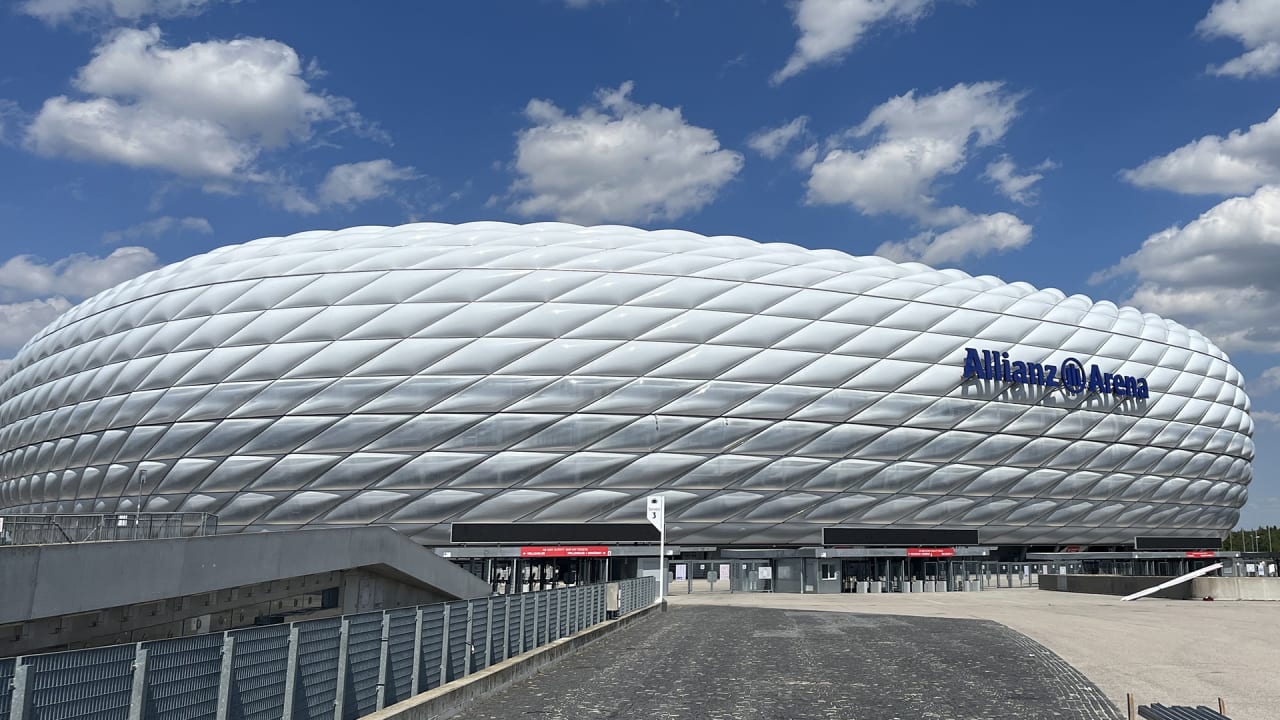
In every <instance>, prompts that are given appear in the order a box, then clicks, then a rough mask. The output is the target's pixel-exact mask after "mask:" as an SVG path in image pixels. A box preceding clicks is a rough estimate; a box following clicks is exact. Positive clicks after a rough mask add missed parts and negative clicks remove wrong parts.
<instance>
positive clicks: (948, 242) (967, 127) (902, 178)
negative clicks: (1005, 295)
mask: <svg viewBox="0 0 1280 720" xmlns="http://www.w3.org/2000/svg"><path fill="white" fill-rule="evenodd" d="M1019 100H1020V97H1019V96H1018V95H1015V94H1012V93H1009V92H1008V91H1006V90H1005V88H1004V86H1003V85H1002V84H1001V83H997V82H983V83H973V84H964V83H961V84H959V85H956V86H955V87H952V88H950V89H948V90H941V91H938V92H936V93H934V94H932V95H923V96H920V95H917V94H916V92H915V91H914V90H912V91H910V92H908V93H906V94H904V95H899V96H898V97H895V98H891V99H889V100H888V101H886V102H884V103H882V104H881V105H879V106H877V107H876V108H874V109H873V110H872V111H871V112H870V113H869V114H868V115H867V118H866V120H864V121H863V122H862V123H861V124H859V125H857V126H855V127H852V128H849V129H848V130H846V131H844V132H843V133H841V134H840V135H838V136H837V137H835V138H833V139H832V140H831V141H829V142H828V150H827V153H826V155H825V156H824V157H823V158H822V159H821V160H818V161H817V162H816V163H814V164H813V166H812V168H811V169H810V171H809V181H808V192H807V195H806V200H807V202H809V203H810V204H813V205H849V206H851V207H853V208H855V209H857V210H858V211H859V212H861V213H864V214H867V215H880V214H893V215H901V216H904V217H908V218H912V219H913V220H915V221H917V222H919V223H920V224H922V225H924V226H925V230H924V231H923V232H921V233H919V234H918V235H916V236H915V237H912V238H910V239H908V240H905V241H902V242H889V243H885V244H883V245H881V246H880V248H879V249H878V250H877V252H879V253H881V254H884V255H887V256H889V257H892V258H894V259H897V260H920V261H922V262H926V263H931V264H934V263H942V262H949V261H955V260H960V259H962V258H965V257H973V256H978V255H983V254H986V253H989V252H1004V251H1008V250H1012V249H1015V248H1019V247H1022V246H1024V245H1026V244H1027V242H1029V241H1030V239H1031V227H1030V226H1029V225H1027V224H1026V223H1024V222H1022V221H1021V220H1019V219H1018V218H1017V217H1015V216H1013V215H1010V214H1009V213H994V214H991V215H981V214H975V213H973V212H970V211H969V210H967V209H965V208H961V207H954V206H953V207H939V206H938V203H937V198H936V197H935V195H936V188H935V184H936V182H937V181H938V180H939V179H940V178H942V177H945V176H949V175H954V174H955V173H957V172H959V171H960V170H961V169H962V168H964V167H965V165H966V164H967V162H968V160H969V155H970V153H971V151H972V150H973V149H974V148H980V147H985V146H990V145H994V144H996V143H998V142H999V141H1000V140H1001V139H1002V138H1003V137H1004V136H1005V133H1006V132H1008V129H1009V126H1010V124H1011V123H1012V122H1013V121H1014V119H1016V118H1017V116H1018V102H1019ZM863 139H869V141H870V145H869V146H866V147H862V148H856V147H848V146H847V145H849V144H851V142H852V141H857V140H863ZM1006 160H1007V159H1006ZM1008 162H1009V165H1010V168H1011V172H1010V176H1011V178H1012V175H1013V173H1012V168H1013V165H1012V161H1008ZM1021 182H1022V183H1023V187H1022V194H1023V196H1024V197H1025V196H1026V194H1027V193H1028V192H1029V189H1030V187H1031V185H1033V184H1034V182H1035V181H1034V180H1032V181H1030V182H1027V181H1025V180H1023V181H1021Z"/></svg>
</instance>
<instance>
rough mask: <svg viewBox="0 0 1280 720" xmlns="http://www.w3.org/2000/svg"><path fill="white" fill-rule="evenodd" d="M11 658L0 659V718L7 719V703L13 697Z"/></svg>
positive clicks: (12, 661) (13, 661) (1, 719)
mask: <svg viewBox="0 0 1280 720" xmlns="http://www.w3.org/2000/svg"><path fill="white" fill-rule="evenodd" d="M16 662H17V661H16V660H14V659H13V658H9V659H8V660H0V720H9V703H10V701H11V700H12V699H13V695H12V693H13V686H12V684H13V666H14V663H16Z"/></svg>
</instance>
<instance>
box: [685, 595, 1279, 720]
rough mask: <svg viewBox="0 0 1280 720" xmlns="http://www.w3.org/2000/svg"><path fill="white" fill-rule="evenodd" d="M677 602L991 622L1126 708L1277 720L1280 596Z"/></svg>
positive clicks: (691, 598) (716, 598)
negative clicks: (1130, 704)
mask: <svg viewBox="0 0 1280 720" xmlns="http://www.w3.org/2000/svg"><path fill="white" fill-rule="evenodd" d="M671 600H672V603H673V604H674V605H677V606H679V607H690V606H694V605H698V604H709V605H715V606H717V607H724V606H726V605H744V606H747V607H774V608H789V609H802V610H826V611H836V612H853V613H892V614H895V615H912V616H919V617H936V618H970V619H982V620H993V621H995V622H998V623H1002V624H1004V625H1007V626H1008V627H1010V628H1012V629H1014V630H1016V631H1018V632H1020V633H1023V634H1024V635H1026V636H1028V637H1030V638H1031V639H1033V640H1035V641H1036V642H1038V643H1041V644H1043V645H1044V646H1045V647H1047V648H1049V649H1050V650H1052V651H1053V652H1054V653H1057V654H1058V655H1060V656H1061V657H1062V658H1063V659H1064V660H1066V661H1067V662H1069V663H1071V665H1072V666H1073V667H1075V668H1076V669H1077V670H1079V671H1080V672H1082V673H1084V674H1085V676H1086V677H1088V678H1089V679H1090V680H1092V681H1093V682H1094V683H1096V684H1097V685H1098V687H1100V688H1101V689H1102V690H1103V692H1105V693H1106V695H1107V697H1108V698H1110V699H1111V701H1112V702H1114V703H1115V704H1116V705H1117V706H1118V707H1121V708H1123V707H1124V703H1125V693H1127V692H1131V693H1133V694H1134V695H1135V696H1136V697H1137V698H1138V701H1139V702H1140V703H1143V704H1146V703H1151V702H1161V703H1164V704H1166V705H1170V704H1177V705H1193V706H1194V705H1209V706H1216V704H1217V698H1219V697H1222V698H1224V699H1225V700H1226V702H1227V715H1229V716H1231V718H1232V720H1275V718H1276V717H1278V716H1280V713H1278V712H1277V710H1276V709H1277V708H1280V684H1277V683H1276V681H1275V672H1276V667H1277V664H1278V663H1280V631H1278V630H1277V628H1278V627H1280V602H1243V601H1239V602H1224V601H1217V602H1200V601H1191V600H1159V599H1151V598H1145V599H1142V600H1138V601H1136V602H1121V601H1120V598H1118V597H1112V596H1107V595H1083V594H1077V593H1060V592H1049V591H1043V590H1036V589H1026V590H1020V589H1017V588H1014V589H1002V590H995V591H986V592H978V593H945V594H941V595H937V594H934V593H922V594H910V595H782V594H764V595H762V594H744V593H735V594H733V595H720V594H715V595H698V594H696V593H695V594H693V595H673V596H672V598H671Z"/></svg>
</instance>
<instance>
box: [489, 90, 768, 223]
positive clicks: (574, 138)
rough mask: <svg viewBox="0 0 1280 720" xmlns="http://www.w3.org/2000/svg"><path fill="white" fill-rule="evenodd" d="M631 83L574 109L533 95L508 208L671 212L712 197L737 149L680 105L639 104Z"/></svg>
mask: <svg viewBox="0 0 1280 720" xmlns="http://www.w3.org/2000/svg"><path fill="white" fill-rule="evenodd" d="M631 90H632V83H631V82H625V83H623V84H622V86H621V87H619V88H617V89H616V90H601V91H599V92H598V93H597V94H596V99H595V103H594V104H593V105H591V106H588V107H585V108H583V109H582V110H581V112H580V113H579V114H578V115H571V114H567V113H566V112H565V111H563V110H561V109H560V108H558V107H556V106H555V105H554V104H552V103H551V102H550V101H547V100H530V101H529V104H528V106H526V108H525V115H526V117H528V119H529V120H530V121H532V122H533V127H530V128H527V129H525V130H522V131H520V133H519V135H518V136H517V141H516V155H515V161H514V167H515V171H516V173H517V174H518V175H519V177H518V178H517V179H516V181H515V182H514V183H513V184H512V186H511V191H512V193H513V194H515V195H516V196H517V197H518V198H519V199H518V200H517V201H516V202H515V204H514V205H513V206H512V210H513V211H514V212H517V213H519V214H521V215H526V216H545V217H554V218H556V219H560V220H567V221H571V222H580V223H597V222H605V221H611V222H645V221H650V220H654V219H665V220H670V219H674V218H677V217H680V216H682V215H685V214H688V213H690V212H694V211H696V210H698V209H700V208H702V207H703V206H705V205H706V204H707V203H709V202H711V201H712V200H714V199H715V197H716V195H717V194H718V193H719V192H720V190H721V188H723V187H724V186H725V184H727V183H728V182H729V181H730V180H732V179H733V178H734V176H736V175H737V174H738V171H739V170H740V169H741V168H742V163H743V159H742V155H741V153H737V152H734V151H732V150H727V149H723V148H721V147H720V143H719V141H718V140H717V139H716V136H715V133H714V132H712V131H711V130H708V129H706V128H701V127H697V126H694V125H690V124H689V123H687V122H685V119H684V117H683V115H682V114H681V111H680V109H679V108H667V107H662V106H660V105H657V104H653V105H647V106H645V105H639V104H637V103H635V102H633V101H632V100H631V99H630V94H631Z"/></svg>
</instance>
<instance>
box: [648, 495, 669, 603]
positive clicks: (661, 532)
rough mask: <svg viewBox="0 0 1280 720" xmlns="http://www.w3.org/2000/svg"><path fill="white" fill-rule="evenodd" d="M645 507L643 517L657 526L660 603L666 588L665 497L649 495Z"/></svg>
mask: <svg viewBox="0 0 1280 720" xmlns="http://www.w3.org/2000/svg"><path fill="white" fill-rule="evenodd" d="M645 507H646V509H645V518H646V519H648V521H649V523H650V524H652V525H653V526H654V527H656V528H658V570H659V571H660V572H659V573H658V602H659V603H661V602H662V601H663V597H664V596H665V595H666V588H667V499H666V498H664V497H662V496H661V495H650V496H649V500H648V503H647V504H646V506H645Z"/></svg>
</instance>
